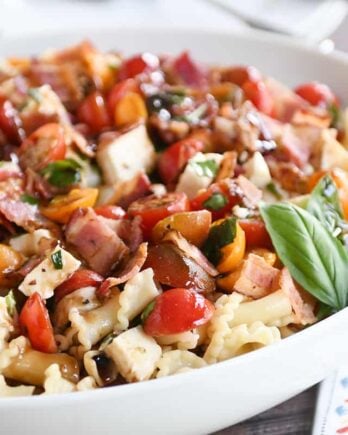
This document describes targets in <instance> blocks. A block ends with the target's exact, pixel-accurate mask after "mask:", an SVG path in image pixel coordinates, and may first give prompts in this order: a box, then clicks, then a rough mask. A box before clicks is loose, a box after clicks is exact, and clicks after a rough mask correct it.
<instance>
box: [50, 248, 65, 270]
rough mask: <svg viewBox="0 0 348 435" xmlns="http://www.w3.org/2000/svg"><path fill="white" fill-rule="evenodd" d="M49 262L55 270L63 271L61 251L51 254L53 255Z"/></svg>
mask: <svg viewBox="0 0 348 435" xmlns="http://www.w3.org/2000/svg"><path fill="white" fill-rule="evenodd" d="M51 260H52V263H53V266H54V268H55V269H57V270H61V269H63V257H62V251H61V250H60V249H59V250H58V251H56V252H53V254H52V255H51Z"/></svg>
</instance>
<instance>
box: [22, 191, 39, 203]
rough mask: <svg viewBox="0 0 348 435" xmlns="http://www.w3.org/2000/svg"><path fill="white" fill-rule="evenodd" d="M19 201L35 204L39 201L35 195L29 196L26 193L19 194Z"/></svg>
mask: <svg viewBox="0 0 348 435" xmlns="http://www.w3.org/2000/svg"><path fill="white" fill-rule="evenodd" d="M21 201H22V202H26V203H27V204H30V205H37V204H38V203H39V200H38V199H37V198H35V196H31V195H29V194H28V193H23V195H22V196H21Z"/></svg>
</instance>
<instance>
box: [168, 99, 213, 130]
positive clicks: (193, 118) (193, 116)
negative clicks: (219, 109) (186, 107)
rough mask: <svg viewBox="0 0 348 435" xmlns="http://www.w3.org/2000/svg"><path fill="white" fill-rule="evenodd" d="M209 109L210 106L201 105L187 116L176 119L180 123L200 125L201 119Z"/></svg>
mask: <svg viewBox="0 0 348 435" xmlns="http://www.w3.org/2000/svg"><path fill="white" fill-rule="evenodd" d="M207 109H208V104H207V103H203V104H201V105H199V106H198V107H197V108H196V109H195V110H193V111H192V112H190V113H186V114H184V115H181V116H177V117H175V119H176V120H178V121H185V122H188V123H189V124H194V125H195V124H198V123H199V122H200V120H201V118H202V117H203V115H204V114H205V113H206V111H207Z"/></svg>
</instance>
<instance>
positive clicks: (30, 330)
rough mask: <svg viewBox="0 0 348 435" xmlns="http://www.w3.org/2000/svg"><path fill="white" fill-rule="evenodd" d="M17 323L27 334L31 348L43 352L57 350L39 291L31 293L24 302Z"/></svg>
mask: <svg viewBox="0 0 348 435" xmlns="http://www.w3.org/2000/svg"><path fill="white" fill-rule="evenodd" d="M19 325H20V328H21V330H22V333H23V334H24V335H28V337H29V340H30V343H31V345H32V347H33V349H36V350H39V351H40V352H45V353H55V352H57V350H58V349H57V344H56V341H55V339H54V334H53V328H52V324H51V320H50V317H49V315H48V311H47V308H46V306H45V304H44V302H43V300H42V298H41V296H40V295H39V293H33V294H32V295H31V296H30V297H29V298H28V299H27V301H26V302H25V304H24V306H23V308H22V311H21V313H20V315H19Z"/></svg>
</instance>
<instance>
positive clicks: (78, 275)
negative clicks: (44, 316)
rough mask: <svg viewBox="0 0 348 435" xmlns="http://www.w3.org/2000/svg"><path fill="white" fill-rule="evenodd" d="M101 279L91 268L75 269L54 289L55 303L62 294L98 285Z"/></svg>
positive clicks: (102, 279)
mask: <svg viewBox="0 0 348 435" xmlns="http://www.w3.org/2000/svg"><path fill="white" fill-rule="evenodd" d="M103 281H104V278H103V277H102V276H101V275H99V274H98V273H96V272H93V271H92V270H88V269H80V270H77V271H76V272H74V273H73V274H72V275H71V276H70V277H69V278H68V279H67V280H65V281H64V282H62V284H60V285H59V286H58V287H57V288H56V289H55V290H54V298H55V301H56V303H57V302H59V301H60V300H61V299H63V297H64V296H66V295H68V294H70V293H72V292H73V291H75V290H78V289H80V288H83V287H89V286H91V287H98V286H99V285H100V284H101V283H102V282H103Z"/></svg>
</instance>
